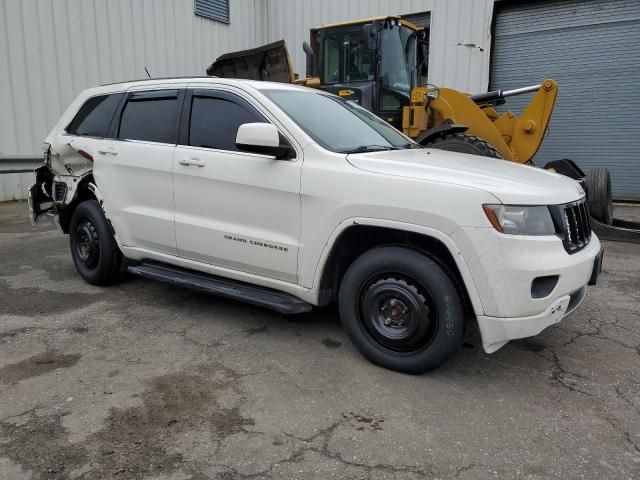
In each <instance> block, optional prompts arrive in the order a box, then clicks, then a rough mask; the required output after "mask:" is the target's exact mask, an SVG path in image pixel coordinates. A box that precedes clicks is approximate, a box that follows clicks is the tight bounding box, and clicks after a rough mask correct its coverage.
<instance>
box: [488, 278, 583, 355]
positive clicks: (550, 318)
mask: <svg viewBox="0 0 640 480" xmlns="http://www.w3.org/2000/svg"><path fill="white" fill-rule="evenodd" d="M586 293H587V287H586V285H585V286H584V287H582V288H580V289H579V290H577V291H575V292H573V293H572V294H571V295H563V296H562V297H560V298H558V299H557V300H555V301H554V302H553V303H552V304H551V305H550V306H549V307H548V308H547V309H546V310H545V311H544V312H542V313H539V314H538V315H531V316H529V317H516V318H500V317H487V316H484V315H480V316H478V326H479V327H480V334H481V335H482V346H483V348H484V351H485V352H487V353H493V352H495V351H496V350H498V349H499V348H501V347H503V346H504V345H505V344H506V343H507V342H509V340H515V339H517V338H527V337H533V336H535V335H537V334H539V333H540V332H542V331H543V330H544V329H545V328H547V327H548V326H550V325H553V324H554V323H558V322H560V320H562V319H563V318H565V317H566V316H567V315H569V314H570V313H572V312H573V311H574V310H575V309H576V308H578V306H579V305H580V304H581V303H582V300H584V297H585V294H586Z"/></svg>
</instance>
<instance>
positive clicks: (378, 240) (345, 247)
mask: <svg viewBox="0 0 640 480" xmlns="http://www.w3.org/2000/svg"><path fill="white" fill-rule="evenodd" d="M388 245H398V246H404V247H407V248H412V249H415V250H418V251H421V252H424V253H427V254H428V255H430V257H431V258H433V259H434V260H436V261H437V262H439V263H440V264H441V265H442V266H443V267H444V268H445V269H446V270H448V271H449V272H450V273H451V274H452V276H453V277H454V279H455V280H456V283H457V285H458V287H459V289H460V290H461V294H462V296H463V300H464V302H465V305H466V307H468V309H469V310H470V313H472V314H475V315H482V314H483V311H484V310H483V308H482V303H481V301H480V297H479V295H478V292H477V289H476V287H475V284H474V282H473V279H472V277H471V273H470V271H469V269H468V267H467V264H466V262H465V260H464V257H463V256H462V253H461V252H460V250H459V249H458V247H457V245H456V244H455V242H454V241H453V240H452V239H451V237H450V236H449V235H447V234H445V233H443V232H441V231H440V230H436V229H434V228H430V227H425V226H422V225H415V224H409V223H404V222H397V221H391V220H378V219H372V218H352V219H349V220H345V221H344V222H342V223H341V224H340V225H339V226H338V227H337V228H336V229H335V230H334V232H333V234H332V235H331V237H330V239H329V241H328V242H327V244H326V245H325V248H324V250H323V252H322V255H321V257H320V261H319V263H318V268H317V270H316V274H315V278H314V282H313V289H314V290H317V291H318V292H319V298H318V304H320V305H326V304H327V303H329V302H330V301H332V300H334V299H335V298H336V295H337V292H338V290H339V288H340V282H341V280H342V277H343V276H344V274H345V272H346V270H347V268H348V267H349V265H351V263H352V262H353V261H354V260H355V259H356V258H358V257H359V256H360V255H361V254H363V253H364V252H366V251H368V250H370V249H372V248H376V247H380V246H388Z"/></svg>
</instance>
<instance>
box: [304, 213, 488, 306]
mask: <svg viewBox="0 0 640 480" xmlns="http://www.w3.org/2000/svg"><path fill="white" fill-rule="evenodd" d="M354 225H366V226H371V227H381V228H390V229H394V230H404V231H408V232H413V233H417V234H420V235H425V236H428V237H433V238H435V239H436V240H439V241H440V242H442V244H443V245H444V246H445V247H446V248H447V249H448V250H449V253H450V254H451V256H452V257H453V260H454V261H455V263H456V266H457V267H458V270H459V272H460V276H461V277H462V281H463V282H464V286H465V288H466V289H467V294H468V295H469V300H470V301H471V305H472V307H473V311H474V313H475V314H476V315H484V308H483V306H482V302H481V300H480V295H479V294H478V289H477V288H476V285H475V282H474V281H473V277H472V276H471V271H470V270H469V268H468V266H467V262H466V261H465V259H464V257H463V255H462V252H461V251H460V249H459V248H458V246H457V245H456V243H455V242H454V241H453V239H452V238H451V237H450V235H448V234H446V233H444V232H442V231H440V230H436V229H435V228H431V227H425V226H423V225H416V224H413V223H405V222H399V221H395V220H384V219H378V218H369V217H353V218H348V219H346V220H343V221H342V222H340V223H339V224H338V225H337V226H336V227H335V228H334V230H333V232H332V233H331V236H330V237H329V239H328V240H327V242H326V244H325V246H324V248H323V250H322V253H321V254H320V258H319V259H318V263H317V266H316V271H315V274H314V278H313V286H312V291H315V292H318V293H319V288H320V282H321V279H322V275H323V273H324V269H325V267H326V265H327V261H328V259H329V255H330V254H331V252H332V250H333V247H334V245H335V243H336V241H337V239H338V238H339V237H340V235H341V234H342V233H343V232H344V231H345V230H347V229H348V228H349V227H352V226H354ZM454 231H455V230H454ZM451 233H453V232H451Z"/></svg>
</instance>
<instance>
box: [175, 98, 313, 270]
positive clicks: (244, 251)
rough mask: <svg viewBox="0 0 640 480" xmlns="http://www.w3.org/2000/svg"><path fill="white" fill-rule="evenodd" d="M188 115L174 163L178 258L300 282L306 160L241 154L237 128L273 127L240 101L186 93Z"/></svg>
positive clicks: (241, 99) (185, 112)
mask: <svg viewBox="0 0 640 480" xmlns="http://www.w3.org/2000/svg"><path fill="white" fill-rule="evenodd" d="M184 109H185V110H184V112H183V131H181V134H180V143H181V145H178V147H177V148H176V151H175V155H174V160H173V182H174V202H175V229H176V242H177V246H178V250H179V253H180V255H181V256H182V257H185V258H189V259H192V260H197V261H200V262H205V263H209V264H212V265H216V266H220V267H224V268H229V269H234V270H240V271H243V272H247V273H253V274H257V275H262V276H268V277H271V278H276V279H280V280H285V281H289V282H295V281H296V280H297V275H296V270H297V256H298V242H299V235H300V174H301V166H302V159H301V158H295V159H292V160H276V159H274V158H273V157H270V156H266V155H260V154H253V153H245V152H241V151H239V150H238V149H237V148H236V146H235V139H236V134H237V131H238V127H239V126H240V125H242V124H243V123H251V122H266V121H267V120H266V119H265V117H264V116H263V115H261V114H260V113H259V112H258V111H257V110H256V109H254V108H253V107H252V106H251V104H250V103H249V102H248V101H246V100H244V99H243V98H241V97H239V96H238V95H235V94H232V93H229V92H224V91H218V90H211V89H194V90H191V91H189V90H188V91H187V97H186V101H185V107H184ZM185 127H188V128H185Z"/></svg>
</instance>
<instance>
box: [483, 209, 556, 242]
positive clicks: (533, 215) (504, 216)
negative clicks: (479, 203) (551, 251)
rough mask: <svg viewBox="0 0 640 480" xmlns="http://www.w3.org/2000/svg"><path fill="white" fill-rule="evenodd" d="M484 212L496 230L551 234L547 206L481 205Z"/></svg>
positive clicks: (552, 230)
mask: <svg viewBox="0 0 640 480" xmlns="http://www.w3.org/2000/svg"><path fill="white" fill-rule="evenodd" d="M483 208H484V213H486V214H487V218H488V219H489V221H490V222H491V225H493V226H494V228H495V229H496V230H498V231H499V232H502V233H510V234H513V235H553V234H555V233H556V227H555V225H554V224H553V219H552V218H551V213H550V212H549V207H545V206H536V207H524V206H517V205H483Z"/></svg>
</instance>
